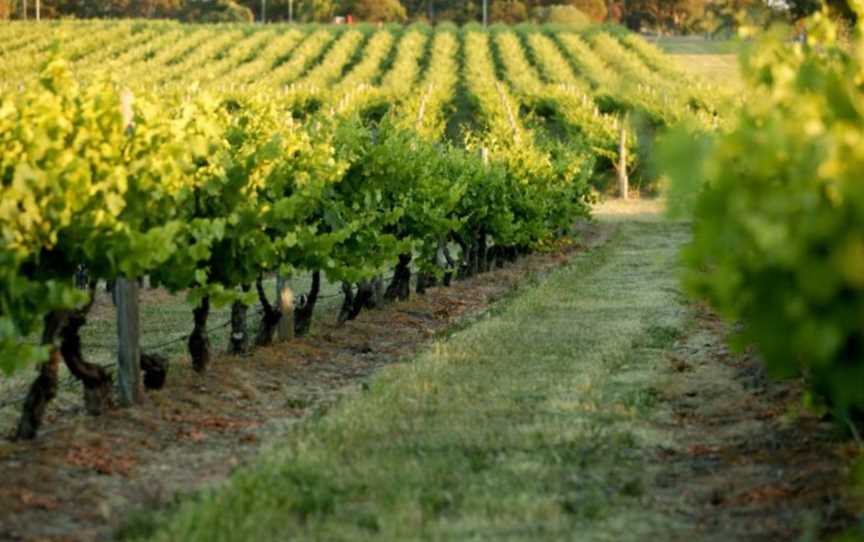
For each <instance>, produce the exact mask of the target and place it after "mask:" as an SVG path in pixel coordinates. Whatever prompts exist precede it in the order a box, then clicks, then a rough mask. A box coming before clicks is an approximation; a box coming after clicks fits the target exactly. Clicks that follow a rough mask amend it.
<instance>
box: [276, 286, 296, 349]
mask: <svg viewBox="0 0 864 542" xmlns="http://www.w3.org/2000/svg"><path fill="white" fill-rule="evenodd" d="M276 303H277V305H278V308H279V311H280V312H281V313H282V317H281V318H280V319H279V325H278V327H277V328H276V342H287V341H290V340H291V339H293V338H294V292H293V291H292V290H291V288H290V287H289V286H288V280H287V279H286V278H285V277H283V276H282V275H279V276H277V277H276Z"/></svg>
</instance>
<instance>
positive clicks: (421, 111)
mask: <svg viewBox="0 0 864 542" xmlns="http://www.w3.org/2000/svg"><path fill="white" fill-rule="evenodd" d="M430 94H432V83H429V88H427V89H426V92H425V93H424V94H423V97H422V98H421V99H420V108H419V110H418V111H417V123H416V128H417V130H419V129H420V127H421V126H422V125H423V117H425V116H426V101H427V100H428V99H429V95H430Z"/></svg>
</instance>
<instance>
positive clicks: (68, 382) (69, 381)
mask: <svg viewBox="0 0 864 542" xmlns="http://www.w3.org/2000/svg"><path fill="white" fill-rule="evenodd" d="M393 276H394V275H390V276H388V277H383V278H382V281H383V282H388V281H390V280H392V279H393ZM342 296H343V294H342V293H341V292H337V293H333V294H324V295H319V296H318V299H334V298H337V297H342ZM262 314H264V307H263V306H261V305H260V304H259V305H258V308H257V310H256V311H255V312H254V313H253V314H252V317H253V318H254V317H256V316H261V315H262ZM230 325H231V320H228V321H226V322H223V323H221V324H218V325H216V326H214V327H211V328H208V329H207V333H208V334H209V333H212V332H214V331H219V330H222V329H225V328H227V327H229V326H230ZM190 335H191V333H187V334H186V335H183V336H182V337H177V338H175V339H171V340H168V341H165V342H163V343H159V344H154V345H150V346H141V352H144V351H148V352H154V351H155V352H157V353H159V352H163V351H164V349H165V348H166V347H168V346H173V345H175V344H178V343H181V342H183V341H185V340H188V339H189V336H190ZM88 348H90V349H94V348H95V349H101V350H114V349H116V348H117V345H116V344H112V345H107V344H95V345H94V344H91V345H88ZM97 365H98V366H99V367H101V368H102V369H105V370H107V371H113V370H114V369H116V367H117V363H105V364H97ZM79 382H80V381H79V380H78V379H77V378H76V377H75V376H74V375H69V376H68V377H66V378H65V379H63V380H62V381H60V382H58V383H57V387H58V388H62V389H69V388H72V387H73V386H74V385H75V384H78V383H79ZM27 395H28V394H24V395H22V396H20V397H16V398H14V399H7V400H5V401H0V409H4V408H6V407H10V406H13V405H17V404H21V403H23V402H24V401H26V400H27Z"/></svg>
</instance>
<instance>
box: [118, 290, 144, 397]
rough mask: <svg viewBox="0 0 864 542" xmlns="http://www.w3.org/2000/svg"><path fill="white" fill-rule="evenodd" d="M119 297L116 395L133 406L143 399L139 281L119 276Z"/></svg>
mask: <svg viewBox="0 0 864 542" xmlns="http://www.w3.org/2000/svg"><path fill="white" fill-rule="evenodd" d="M114 295H115V298H116V300H117V338H118V345H119V346H118V349H117V395H118V396H119V398H120V405H121V406H124V407H130V406H133V405H136V404H140V403H141V402H142V401H143V398H144V396H143V392H142V390H141V345H140V342H139V341H140V339H141V337H140V321H139V311H138V281H137V280H135V279H131V280H130V279H127V278H125V277H124V278H118V279H117V283H116V284H115V285H114Z"/></svg>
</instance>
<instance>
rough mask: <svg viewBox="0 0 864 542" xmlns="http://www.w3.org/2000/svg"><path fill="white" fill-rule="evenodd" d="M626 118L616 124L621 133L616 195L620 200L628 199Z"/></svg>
mask: <svg viewBox="0 0 864 542" xmlns="http://www.w3.org/2000/svg"><path fill="white" fill-rule="evenodd" d="M625 119H626V117H624V118H622V119H621V121H620V122H619V123H618V124H619V125H620V128H621V133H620V136H619V138H618V193H619V194H620V196H621V199H628V198H629V197H630V180H629V179H628V178H627V123H626V122H625Z"/></svg>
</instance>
